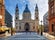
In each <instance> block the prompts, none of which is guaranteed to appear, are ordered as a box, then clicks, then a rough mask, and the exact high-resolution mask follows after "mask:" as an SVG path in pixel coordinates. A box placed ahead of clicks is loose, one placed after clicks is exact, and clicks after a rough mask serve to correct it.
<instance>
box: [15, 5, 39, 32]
mask: <svg viewBox="0 0 55 40" xmlns="http://www.w3.org/2000/svg"><path fill="white" fill-rule="evenodd" d="M22 17H23V18H22V20H20V19H19V8H18V4H17V5H16V10H15V27H16V31H18V32H23V31H26V32H28V31H33V32H37V31H38V26H39V12H38V6H37V4H36V7H35V20H32V19H31V12H30V10H29V8H28V4H26V7H25V9H24V11H23V14H22Z"/></svg>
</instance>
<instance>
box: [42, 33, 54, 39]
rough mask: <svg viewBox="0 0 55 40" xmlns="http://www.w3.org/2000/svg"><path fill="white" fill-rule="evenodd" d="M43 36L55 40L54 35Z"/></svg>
mask: <svg viewBox="0 0 55 40" xmlns="http://www.w3.org/2000/svg"><path fill="white" fill-rule="evenodd" d="M43 35H44V36H45V37H46V38H48V39H49V40H55V37H54V36H52V35H50V34H48V33H43Z"/></svg>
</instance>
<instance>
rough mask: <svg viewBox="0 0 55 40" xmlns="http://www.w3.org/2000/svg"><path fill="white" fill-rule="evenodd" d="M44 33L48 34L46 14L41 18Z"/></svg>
mask: <svg viewBox="0 0 55 40" xmlns="http://www.w3.org/2000/svg"><path fill="white" fill-rule="evenodd" d="M43 24H44V32H48V24H49V22H48V12H47V13H46V14H44V16H43Z"/></svg>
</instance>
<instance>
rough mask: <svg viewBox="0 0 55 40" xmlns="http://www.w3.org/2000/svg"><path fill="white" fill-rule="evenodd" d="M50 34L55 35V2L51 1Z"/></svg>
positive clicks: (54, 0)
mask: <svg viewBox="0 0 55 40" xmlns="http://www.w3.org/2000/svg"><path fill="white" fill-rule="evenodd" d="M49 33H50V34H55V0H49Z"/></svg>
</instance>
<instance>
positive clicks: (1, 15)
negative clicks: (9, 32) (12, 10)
mask: <svg viewBox="0 0 55 40" xmlns="http://www.w3.org/2000/svg"><path fill="white" fill-rule="evenodd" d="M4 20H5V6H4V0H0V26H5V21H4Z"/></svg>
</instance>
